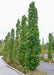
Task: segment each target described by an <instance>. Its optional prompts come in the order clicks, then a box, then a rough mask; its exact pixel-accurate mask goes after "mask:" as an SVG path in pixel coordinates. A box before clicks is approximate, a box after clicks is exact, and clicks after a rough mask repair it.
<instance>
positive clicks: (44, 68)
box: [38, 61, 54, 75]
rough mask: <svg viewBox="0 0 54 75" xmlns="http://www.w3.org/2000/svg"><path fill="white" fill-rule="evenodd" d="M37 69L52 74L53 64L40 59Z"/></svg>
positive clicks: (53, 70) (53, 74) (53, 72)
mask: <svg viewBox="0 0 54 75" xmlns="http://www.w3.org/2000/svg"><path fill="white" fill-rule="evenodd" d="M38 69H39V70H40V71H45V72H47V73H48V75H54V64H52V63H47V62H44V61H41V62H40V65H39V66H38Z"/></svg>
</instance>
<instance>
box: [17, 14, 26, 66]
mask: <svg viewBox="0 0 54 75" xmlns="http://www.w3.org/2000/svg"><path fill="white" fill-rule="evenodd" d="M26 21H27V18H26V16H25V15H24V16H22V21H21V32H20V46H19V51H18V59H19V62H20V64H21V65H22V66H23V67H24V65H25V52H26V45H25V41H26Z"/></svg>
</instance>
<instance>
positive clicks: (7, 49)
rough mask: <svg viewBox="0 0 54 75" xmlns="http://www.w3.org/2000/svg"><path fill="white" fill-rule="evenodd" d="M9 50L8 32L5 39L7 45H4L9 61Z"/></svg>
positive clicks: (5, 55)
mask: <svg viewBox="0 0 54 75" xmlns="http://www.w3.org/2000/svg"><path fill="white" fill-rule="evenodd" d="M9 50H10V32H8V34H7V36H6V38H5V45H4V57H5V58H7V59H9V54H10V53H9Z"/></svg>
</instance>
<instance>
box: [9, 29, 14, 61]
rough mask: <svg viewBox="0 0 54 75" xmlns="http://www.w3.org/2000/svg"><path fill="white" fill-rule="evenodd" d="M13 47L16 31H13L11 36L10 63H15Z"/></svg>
mask: <svg viewBox="0 0 54 75" xmlns="http://www.w3.org/2000/svg"><path fill="white" fill-rule="evenodd" d="M13 45H14V29H12V30H11V36H10V55H9V59H10V62H13Z"/></svg>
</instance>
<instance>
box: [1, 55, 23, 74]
mask: <svg viewBox="0 0 54 75" xmlns="http://www.w3.org/2000/svg"><path fill="white" fill-rule="evenodd" d="M0 75H22V74H20V73H17V72H16V71H14V70H12V69H11V68H9V67H7V64H5V62H4V61H3V59H2V56H0Z"/></svg>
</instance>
